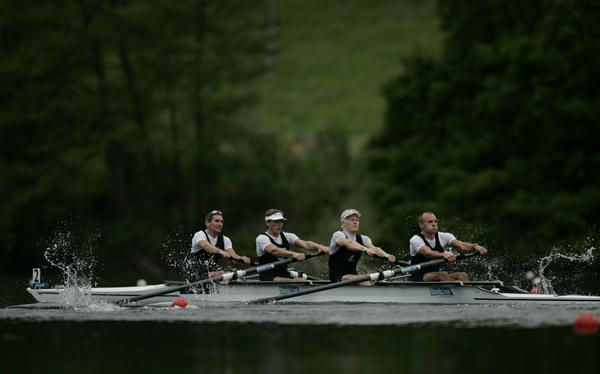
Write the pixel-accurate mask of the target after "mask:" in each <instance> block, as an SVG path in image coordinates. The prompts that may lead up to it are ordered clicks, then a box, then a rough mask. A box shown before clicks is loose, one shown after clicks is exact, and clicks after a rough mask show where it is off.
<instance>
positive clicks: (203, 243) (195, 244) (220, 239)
mask: <svg viewBox="0 0 600 374" xmlns="http://www.w3.org/2000/svg"><path fill="white" fill-rule="evenodd" d="M204 225H205V226H206V229H205V230H200V231H198V232H196V233H195V234H194V237H193V238H192V249H191V253H192V255H193V256H194V257H195V258H196V260H198V263H199V264H198V267H199V268H198V269H196V271H197V274H196V275H195V277H198V279H206V278H208V277H209V276H210V277H215V276H219V275H221V274H223V270H222V266H223V264H222V263H221V261H220V259H221V258H225V259H227V260H230V261H237V262H243V263H246V264H249V263H250V258H249V257H246V256H240V255H238V254H237V253H236V252H235V250H234V249H233V243H232V242H231V239H229V238H228V237H227V236H225V235H223V212H221V211H220V210H212V211H210V212H208V213H207V214H206V217H205V218H204Z"/></svg>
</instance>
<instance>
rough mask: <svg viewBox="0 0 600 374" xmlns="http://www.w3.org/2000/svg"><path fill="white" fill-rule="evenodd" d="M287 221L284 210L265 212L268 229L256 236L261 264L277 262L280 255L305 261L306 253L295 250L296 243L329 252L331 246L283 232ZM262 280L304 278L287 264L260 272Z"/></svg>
mask: <svg viewBox="0 0 600 374" xmlns="http://www.w3.org/2000/svg"><path fill="white" fill-rule="evenodd" d="M284 221H287V219H286V218H285V216H284V213H283V211H281V210H279V209H269V210H267V211H266V213H265V225H266V226H267V231H265V232H264V233H261V234H259V235H258V236H257V237H256V254H257V256H258V262H259V263H260V264H268V263H271V262H276V261H278V260H279V257H294V258H296V260H298V261H304V254H303V253H300V252H294V251H292V250H291V247H292V246H294V245H296V246H299V247H302V248H304V249H307V250H311V251H321V252H324V253H329V248H327V247H326V246H324V245H321V244H318V243H315V242H312V241H308V240H302V239H300V238H299V237H298V236H297V235H296V234H293V233H290V232H283V223H284ZM260 280H261V281H277V282H290V281H300V282H303V281H304V279H303V278H301V277H297V276H294V275H293V274H291V273H290V272H288V270H287V265H281V266H277V267H275V268H274V269H273V270H269V271H265V272H262V273H260Z"/></svg>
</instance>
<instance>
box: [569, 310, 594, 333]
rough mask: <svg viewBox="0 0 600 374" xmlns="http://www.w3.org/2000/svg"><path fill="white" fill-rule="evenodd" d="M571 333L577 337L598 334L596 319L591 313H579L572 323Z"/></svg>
mask: <svg viewBox="0 0 600 374" xmlns="http://www.w3.org/2000/svg"><path fill="white" fill-rule="evenodd" d="M573 331H574V332H575V334H577V335H594V334H595V333H597V332H598V318H597V317H596V315H595V314H592V313H581V314H580V315H578V316H577V318H575V322H573Z"/></svg>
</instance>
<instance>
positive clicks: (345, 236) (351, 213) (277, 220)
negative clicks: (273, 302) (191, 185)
mask: <svg viewBox="0 0 600 374" xmlns="http://www.w3.org/2000/svg"><path fill="white" fill-rule="evenodd" d="M360 217H361V214H360V212H359V211H358V210H356V209H346V210H344V211H343V212H342V214H341V216H340V220H341V222H342V227H341V228H342V230H340V231H336V232H335V233H334V234H333V236H332V238H331V243H330V247H329V248H328V247H326V246H324V245H322V244H319V243H315V242H312V241H308V240H302V239H300V238H299V237H298V236H297V235H296V234H293V233H289V232H284V231H283V224H284V222H285V221H287V219H286V218H285V216H284V213H283V211H281V210H279V209H269V210H267V212H266V213H265V225H266V227H267V230H266V231H265V232H264V233H261V234H259V235H258V236H257V237H256V254H257V256H258V261H259V263H260V264H267V263H272V262H276V261H278V260H279V258H281V257H294V258H296V260H298V261H303V260H304V258H305V256H304V254H303V253H300V252H294V251H292V250H291V248H292V246H299V247H302V248H304V249H306V250H311V251H318V252H323V253H327V254H329V261H328V265H329V277H330V280H331V282H339V281H343V280H349V279H353V278H357V277H359V275H358V272H357V269H356V266H357V264H358V261H359V259H360V258H361V255H362V253H363V252H365V253H366V254H367V255H369V256H377V257H380V258H382V259H386V260H387V261H389V262H391V263H394V262H395V261H396V257H395V256H393V255H391V254H389V253H387V252H386V251H384V250H383V249H381V248H380V247H377V246H375V245H374V244H373V242H372V241H371V238H369V237H368V236H366V235H362V234H359V232H358V231H359V228H360ZM417 221H418V225H419V228H420V229H421V232H420V233H419V234H416V235H414V236H413V237H412V238H411V239H410V255H411V264H412V265H415V264H420V263H424V262H427V261H430V260H435V259H441V258H445V259H446V260H447V261H448V262H453V261H455V260H456V257H455V256H454V254H453V253H452V252H449V251H447V250H448V249H450V248H455V249H457V250H459V251H462V252H472V251H476V252H479V253H480V254H485V253H487V249H486V248H485V247H483V246H481V245H479V244H477V243H469V242H464V241H460V240H458V239H456V237H455V236H454V235H452V234H450V233H446V232H438V226H437V218H436V216H435V214H433V213H431V212H425V213H422V214H421V215H419V217H418V220H417ZM205 224H206V228H207V229H206V231H199V232H197V233H196V234H195V235H194V239H193V240H192V243H193V247H192V252H193V253H195V254H201V257H202V258H203V259H204V257H207V256H208V257H211V259H213V260H214V258H215V256H217V255H220V256H222V257H225V258H228V259H233V260H237V261H240V260H241V261H243V262H245V263H249V262H250V259H249V258H248V257H245V256H239V255H237V253H235V251H234V250H233V247H232V245H231V240H229V238H227V237H226V236H223V235H222V234H221V230H222V228H223V215H222V213H221V212H220V211H212V212H210V213H209V214H207V216H206V220H205ZM203 234H204V235H203ZM204 260H205V261H204V262H206V259H204ZM211 270H212V269H211ZM203 275H204V276H206V275H208V274H203ZM214 275H218V274H217V273H215V272H212V271H211V272H210V276H214ZM259 275H260V280H262V281H280V282H290V281H294V282H295V281H300V282H302V281H304V279H303V278H302V277H300V276H299V273H297V272H290V271H288V269H287V265H280V266H277V267H275V268H274V269H272V270H269V271H265V272H262V273H260V274H259ZM411 280H412V281H449V280H460V281H468V280H469V278H468V275H467V274H466V273H464V272H457V273H448V272H445V271H441V269H440V267H439V266H438V267H427V268H425V269H423V270H421V271H419V272H416V273H413V274H412V275H411ZM360 284H361V285H372V284H373V283H372V282H370V281H367V282H362V283H360Z"/></svg>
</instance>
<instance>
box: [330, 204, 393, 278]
mask: <svg viewBox="0 0 600 374" xmlns="http://www.w3.org/2000/svg"><path fill="white" fill-rule="evenodd" d="M360 216H361V214H360V212H359V211H358V210H356V209H346V210H344V211H343V212H342V214H341V216H340V220H341V221H342V230H341V231H336V232H335V233H333V237H332V238H331V245H330V247H329V278H330V280H331V281H332V282H339V281H342V280H348V279H353V278H357V277H359V275H358V273H357V271H356V264H357V263H358V260H359V259H360V257H361V255H362V253H363V252H365V253H366V254H368V255H369V256H379V257H383V258H386V259H387V260H388V261H390V262H395V261H396V257H395V256H393V255H391V254H389V253H387V252H386V251H384V250H383V249H381V248H379V247H376V246H375V245H373V242H372V241H371V238H369V237H368V236H366V235H361V234H359V233H358V229H359V228H360ZM361 284H362V285H372V283H371V282H362V283H361Z"/></svg>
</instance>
